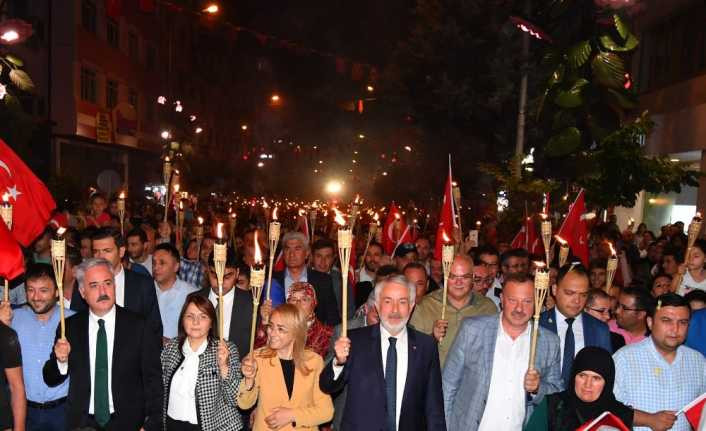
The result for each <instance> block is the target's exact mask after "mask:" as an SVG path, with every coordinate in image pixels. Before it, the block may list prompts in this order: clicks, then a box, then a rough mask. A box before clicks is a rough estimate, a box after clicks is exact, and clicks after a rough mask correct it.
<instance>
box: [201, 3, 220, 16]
mask: <svg viewBox="0 0 706 431" xmlns="http://www.w3.org/2000/svg"><path fill="white" fill-rule="evenodd" d="M219 10H220V8H219V7H218V5H217V4H216V3H211V4H209V5H208V6H206V8H205V9H204V10H203V12H204V13H208V14H211V15H215V14H217V13H218V11H219Z"/></svg>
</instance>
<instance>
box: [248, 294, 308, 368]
mask: <svg viewBox="0 0 706 431" xmlns="http://www.w3.org/2000/svg"><path fill="white" fill-rule="evenodd" d="M275 314H276V315H278V316H280V317H281V318H282V320H283V322H284V325H285V326H286V327H287V329H288V330H289V331H290V332H291V334H292V336H293V338H294V346H293V348H292V359H293V360H294V367H295V368H296V369H298V370H299V372H301V373H302V374H303V375H305V376H307V375H309V373H310V372H311V370H310V369H308V368H307V367H306V366H305V365H304V362H305V358H304V354H305V350H306V332H307V329H308V326H307V316H304V314H303V313H302V312H301V311H300V310H299V308H297V307H296V306H295V305H292V304H282V305H280V306H279V307H277V308H275V309H274V310H273V311H272V314H271V316H270V322H271V321H272V316H274V315H275ZM258 356H260V357H263V358H274V357H276V356H277V352H275V351H274V350H273V349H271V348H270V347H269V346H266V347H264V348H263V349H262V350H260V351H259V352H258Z"/></svg>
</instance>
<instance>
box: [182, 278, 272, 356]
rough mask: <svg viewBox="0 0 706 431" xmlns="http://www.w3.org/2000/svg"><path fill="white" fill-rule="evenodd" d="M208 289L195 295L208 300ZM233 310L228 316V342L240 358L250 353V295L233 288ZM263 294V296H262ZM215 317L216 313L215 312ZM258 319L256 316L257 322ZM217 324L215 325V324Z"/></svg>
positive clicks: (209, 289)
mask: <svg viewBox="0 0 706 431" xmlns="http://www.w3.org/2000/svg"><path fill="white" fill-rule="evenodd" d="M210 291H211V288H210V287H204V288H203V289H201V290H199V291H198V292H196V294H198V295H201V296H204V297H206V298H208V294H209V292H210ZM233 294H234V295H235V296H234V297H233V308H232V311H231V314H230V330H229V331H228V341H230V342H231V343H233V344H235V346H236V347H237V348H238V353H239V354H240V357H241V358H244V357H246V356H247V355H248V353H250V326H251V325H252V293H250V292H249V291H248V292H246V291H244V290H240V289H238V288H237V287H235V286H233ZM264 295H265V294H264V292H263V296H264ZM216 315H218V311H217V310H216ZM259 319H260V317H259V316H258V320H259ZM216 324H217V323H216Z"/></svg>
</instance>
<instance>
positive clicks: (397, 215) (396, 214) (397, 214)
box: [395, 213, 400, 221]
mask: <svg viewBox="0 0 706 431" xmlns="http://www.w3.org/2000/svg"><path fill="white" fill-rule="evenodd" d="M399 219H400V213H395V221H397V220H399Z"/></svg>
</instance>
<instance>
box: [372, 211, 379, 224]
mask: <svg viewBox="0 0 706 431" xmlns="http://www.w3.org/2000/svg"><path fill="white" fill-rule="evenodd" d="M373 220H375V223H377V222H378V220H380V214H378V213H375V215H374V216H373Z"/></svg>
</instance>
